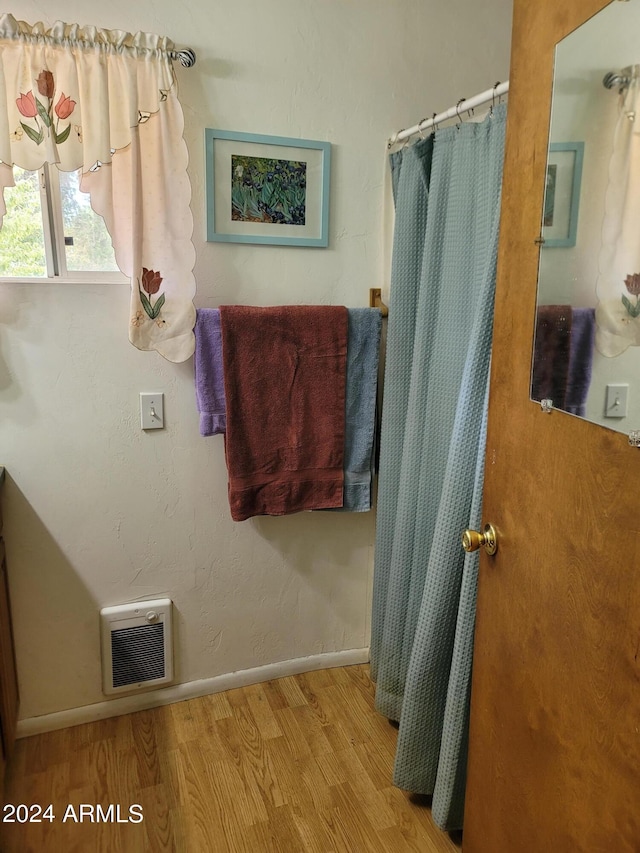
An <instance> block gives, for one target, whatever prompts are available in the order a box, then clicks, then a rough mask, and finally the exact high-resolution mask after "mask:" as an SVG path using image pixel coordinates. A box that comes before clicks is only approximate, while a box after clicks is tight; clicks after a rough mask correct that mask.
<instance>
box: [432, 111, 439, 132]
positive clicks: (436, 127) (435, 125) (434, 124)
mask: <svg viewBox="0 0 640 853" xmlns="http://www.w3.org/2000/svg"><path fill="white" fill-rule="evenodd" d="M437 115H438V113H434V114H433V115H432V116H431V121H432V122H433V130H434V132H435V131H436V130H437V129H438V125H437V124H436V116H437Z"/></svg>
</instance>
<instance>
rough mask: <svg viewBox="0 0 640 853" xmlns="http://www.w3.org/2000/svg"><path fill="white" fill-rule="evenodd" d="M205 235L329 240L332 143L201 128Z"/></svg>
mask: <svg viewBox="0 0 640 853" xmlns="http://www.w3.org/2000/svg"><path fill="white" fill-rule="evenodd" d="M205 152H206V182H207V240H209V241H218V242H222V243H270V244H273V245H278V246H321V247H324V246H327V245H328V244H329V180H330V174H331V145H330V143H328V142H314V141H311V140H308V139H288V138H286V137H282V136H262V135H258V134H253V133H234V132H232V131H228V130H211V129H210V128H207V129H206V130H205Z"/></svg>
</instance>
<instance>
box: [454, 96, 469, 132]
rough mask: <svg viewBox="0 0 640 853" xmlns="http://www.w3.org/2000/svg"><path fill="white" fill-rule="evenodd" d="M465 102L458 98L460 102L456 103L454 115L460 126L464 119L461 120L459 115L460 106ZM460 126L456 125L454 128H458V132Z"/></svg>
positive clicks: (463, 99)
mask: <svg viewBox="0 0 640 853" xmlns="http://www.w3.org/2000/svg"><path fill="white" fill-rule="evenodd" d="M466 100H467V99H466V98H460V100H459V101H458V103H457V104H456V115H457V116H458V119H459V120H460V124H462V123H463V121H464V119H463V118H462V116H461V115H460V104H462V103H464V102H465V101H466ZM460 124H457V125H456V127H457V128H458V130H459V129H460Z"/></svg>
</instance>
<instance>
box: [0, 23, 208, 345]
mask: <svg viewBox="0 0 640 853" xmlns="http://www.w3.org/2000/svg"><path fill="white" fill-rule="evenodd" d="M0 46H1V47H2V50H0V223H1V221H2V220H1V217H2V216H4V214H5V212H6V208H5V206H4V201H3V198H2V192H3V191H4V187H6V186H14V179H13V168H12V167H13V166H14V165H15V166H19V167H21V168H22V169H27V170H36V169H39V168H41V167H42V166H43V165H44V164H45V163H49V164H55V165H56V166H57V167H58V168H59V169H61V170H63V171H75V170H77V169H81V170H82V178H81V182H80V189H81V190H82V191H84V192H88V193H90V197H91V205H92V207H93V209H94V210H95V211H96V213H98V214H100V215H101V216H102V217H103V218H104V221H105V223H106V226H107V229H108V230H109V234H110V235H111V239H112V242H113V247H114V250H115V257H116V262H117V264H118V266H119V268H120V269H121V270H122V272H123V273H124V274H125V275H127V276H129V277H130V279H131V285H132V287H131V311H130V317H129V339H130V341H131V343H133V344H134V346H136V347H138V348H139V349H142V350H157V351H158V352H159V353H160V354H161V355H163V356H164V357H165V358H167V359H169V360H170V361H176V362H179V361H184V360H186V359H187V358H189V356H191V355H192V354H193V350H194V336H193V326H194V324H195V309H194V306H193V302H192V300H193V296H194V294H195V279H194V277H193V272H192V270H193V266H194V262H195V250H194V247H193V243H192V240H191V237H192V232H193V219H192V215H191V210H190V208H189V201H190V198H191V187H190V183H189V178H188V175H187V162H188V154H187V148H186V144H185V142H184V139H183V136H182V133H183V127H184V118H183V114H182V108H181V106H180V103H179V101H178V97H177V92H176V80H175V75H174V72H173V66H172V62H171V58H170V52H171V51H172V49H173V44H172V42H170V41H169V40H168V39H166V38H161V37H159V36H155V35H150V34H146V33H137V34H135V35H132V34H130V33H126V32H123V31H121V30H103V29H98V28H96V27H79V26H77V25H75V24H65V23H62V22H60V21H58V22H57V23H56V24H54V26H53V27H51V28H50V29H45V27H44V26H43V24H41V23H39V24H35V25H33V26H30V25H28V24H26V23H24V22H23V21H16V19H15V18H14V17H13V16H12V15H8V14H5V15H1V16H0Z"/></svg>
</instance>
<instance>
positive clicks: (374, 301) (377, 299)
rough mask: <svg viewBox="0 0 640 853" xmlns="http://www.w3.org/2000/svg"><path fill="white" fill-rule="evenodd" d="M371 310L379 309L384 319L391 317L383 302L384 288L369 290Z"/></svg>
mask: <svg viewBox="0 0 640 853" xmlns="http://www.w3.org/2000/svg"><path fill="white" fill-rule="evenodd" d="M369 308H379V309H380V313H381V314H382V316H383V317H388V316H389V309H388V307H387V306H386V305H385V304H384V302H383V301H382V288H380V287H371V288H369Z"/></svg>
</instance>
